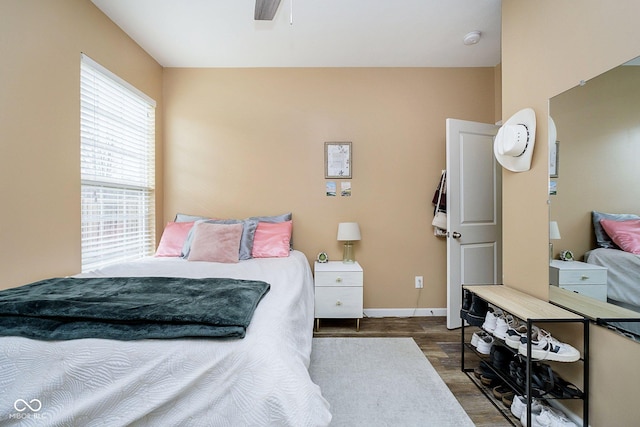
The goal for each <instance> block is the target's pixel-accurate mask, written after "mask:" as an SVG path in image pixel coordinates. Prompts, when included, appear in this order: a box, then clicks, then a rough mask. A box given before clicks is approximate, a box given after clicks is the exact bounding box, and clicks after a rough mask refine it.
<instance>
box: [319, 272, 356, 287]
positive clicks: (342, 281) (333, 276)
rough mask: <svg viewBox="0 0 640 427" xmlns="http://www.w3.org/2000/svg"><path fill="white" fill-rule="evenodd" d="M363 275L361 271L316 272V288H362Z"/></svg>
mask: <svg viewBox="0 0 640 427" xmlns="http://www.w3.org/2000/svg"><path fill="white" fill-rule="evenodd" d="M362 283H363V274H362V272H361V271H322V272H318V271H316V287H324V286H360V287H362Z"/></svg>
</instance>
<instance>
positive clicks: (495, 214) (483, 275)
mask: <svg viewBox="0 0 640 427" xmlns="http://www.w3.org/2000/svg"><path fill="white" fill-rule="evenodd" d="M497 132H498V126H495V125H490V124H485V123H476V122H469V121H464V120H454V119H447V231H448V232H447V328H449V329H453V328H458V327H460V326H461V322H460V307H461V305H462V285H463V284H464V285H477V284H485V285H490V284H498V283H501V280H502V197H501V195H502V170H501V167H500V164H499V163H498V162H497V161H496V159H495V157H494V155H493V139H494V137H495V135H496V133H497Z"/></svg>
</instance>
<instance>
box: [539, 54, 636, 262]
mask: <svg viewBox="0 0 640 427" xmlns="http://www.w3.org/2000/svg"><path fill="white" fill-rule="evenodd" d="M638 100H640V67H629V66H626V67H622V66H621V67H616V68H615V69H613V70H611V71H609V72H607V73H605V74H603V75H601V76H598V77H595V78H593V79H591V80H589V81H588V82H587V84H586V85H584V86H578V87H575V88H573V89H571V90H570V91H567V92H564V93H562V94H561V95H558V96H556V97H554V98H553V99H552V100H551V114H552V117H553V118H554V121H555V123H556V126H557V129H558V140H559V141H560V169H559V171H560V173H559V175H558V178H557V179H555V180H556V181H557V182H558V194H557V195H555V196H551V215H550V218H551V219H552V220H554V221H557V222H558V226H559V228H560V233H561V236H562V239H561V240H559V241H556V242H554V243H555V244H554V252H555V253H556V254H557V253H558V252H559V251H561V250H562V249H571V250H572V251H573V253H574V255H575V256H576V258H577V259H581V258H582V257H583V255H584V253H585V252H586V251H588V250H590V249H593V248H594V247H595V238H594V234H593V225H592V221H591V211H593V210H597V211H600V212H611V213H635V214H640V207H639V203H638V201H639V200H640V185H638V183H640V168H638V160H639V159H640V102H638Z"/></svg>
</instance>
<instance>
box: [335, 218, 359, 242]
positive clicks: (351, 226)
mask: <svg viewBox="0 0 640 427" xmlns="http://www.w3.org/2000/svg"><path fill="white" fill-rule="evenodd" d="M360 239H361V236H360V227H358V223H357V222H341V223H339V224H338V240H339V241H349V242H353V241H356V240H360Z"/></svg>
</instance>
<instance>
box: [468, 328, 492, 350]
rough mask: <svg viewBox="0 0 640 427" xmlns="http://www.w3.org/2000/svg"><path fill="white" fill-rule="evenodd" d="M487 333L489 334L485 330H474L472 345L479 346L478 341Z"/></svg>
mask: <svg viewBox="0 0 640 427" xmlns="http://www.w3.org/2000/svg"><path fill="white" fill-rule="evenodd" d="M487 335H489V334H487V333H486V332H485V331H477V332H474V333H473V335H471V345H472V346H474V347H478V342H479V341H480V340H481V339H482V338H483V337H485V336H487Z"/></svg>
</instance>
